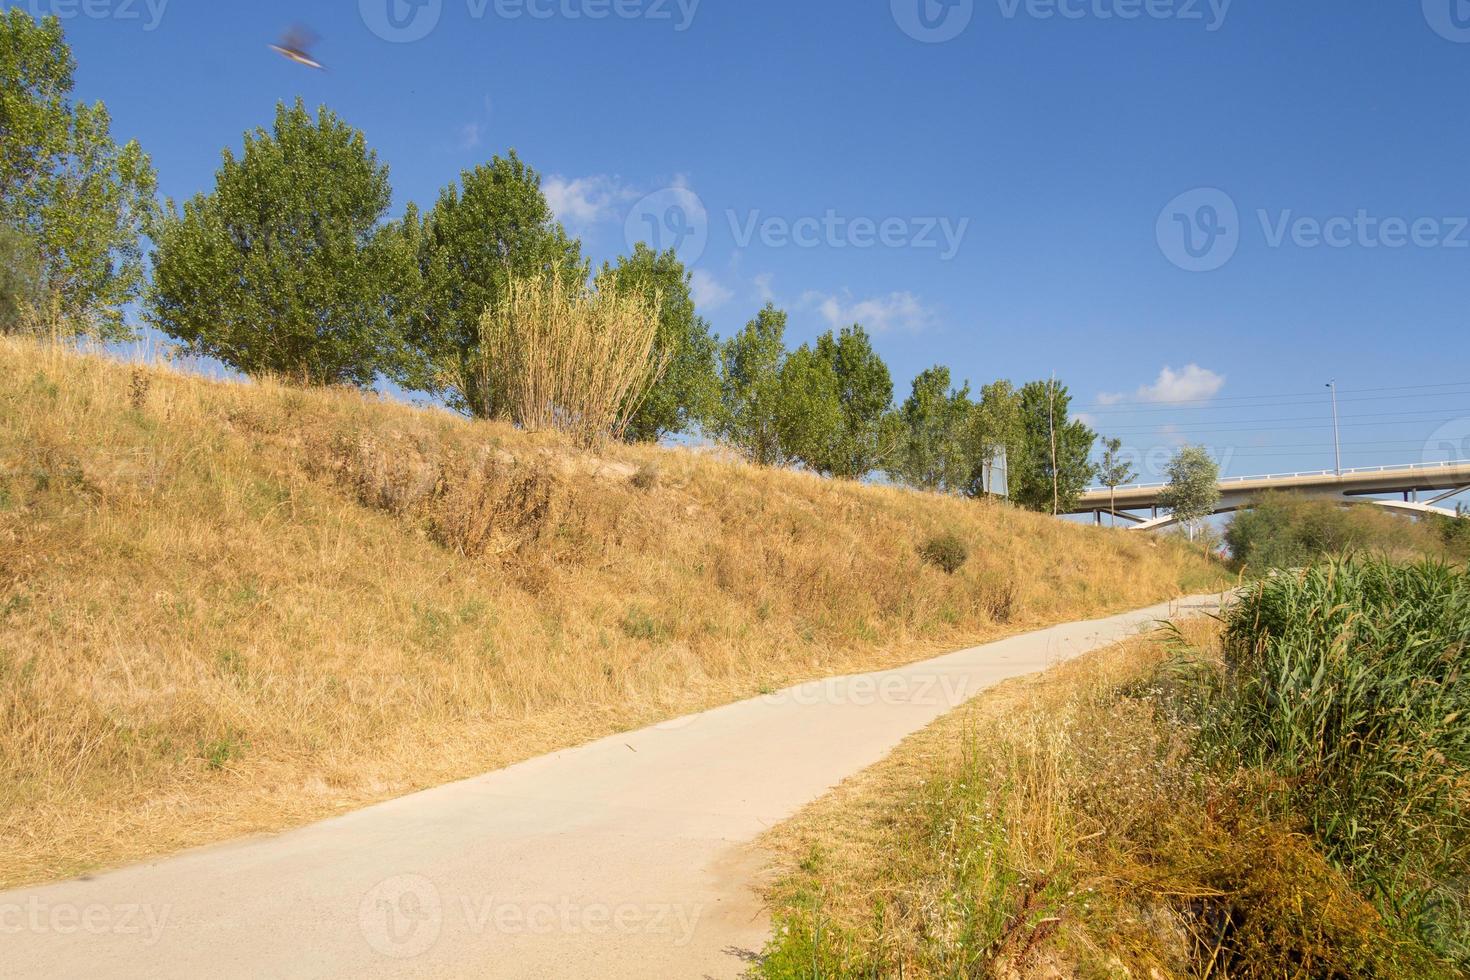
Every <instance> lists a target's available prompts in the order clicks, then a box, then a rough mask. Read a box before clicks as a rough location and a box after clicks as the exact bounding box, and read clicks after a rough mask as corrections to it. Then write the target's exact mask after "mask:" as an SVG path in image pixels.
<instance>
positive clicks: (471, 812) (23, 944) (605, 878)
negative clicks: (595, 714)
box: [0, 598, 1219, 980]
mask: <svg viewBox="0 0 1470 980" xmlns="http://www.w3.org/2000/svg"><path fill="white" fill-rule="evenodd" d="M1218 605H1219V602H1218V599H1212V598H1198V599H1191V600H1183V601H1181V602H1175V603H1169V604H1166V605H1161V606H1156V607H1154V608H1151V609H1145V610H1142V611H1140V612H1135V613H1130V614H1127V615H1123V616H1116V617H1113V618H1110V619H1105V620H1099V621H1094V622H1086V623H1076V624H1072V625H1067V626H1059V627H1056V628H1053V629H1048V630H1043V631H1041V632H1038V633H1032V634H1028V635H1025V636H1016V637H1012V638H1010V639H1006V640H1001V641H999V642H997V643H991V644H987V645H986V646H982V647H977V648H975V649H972V650H965V651H962V652H960V653H955V654H951V655H949V656H945V657H940V658H938V659H936V660H930V661H927V662H924V663H919V664H914V665H912V666H909V667H904V668H901V669H898V670H891V671H885V672H882V673H878V674H868V675H862V676H857V677H848V678H841V679H836V680H831V681H821V682H816V683H813V684H808V685H804V686H802V687H798V688H793V689H791V690H789V691H785V692H782V693H780V694H775V695H771V696H768V697H761V698H757V699H755V700H752V701H745V702H742V703H740V704H734V705H730V706H728V707H724V708H718V709H716V710H713V711H708V712H705V713H703V714H700V715H694V716H691V717H689V718H684V719H680V720H678V721H673V722H669V723H666V724H663V725H659V726H656V727H654V728H649V729H645V730H643V731H640V732H636V733H633V734H628V735H619V736H615V737H612V738H607V739H603V740H602V741H599V742H594V743H591V744H588V745H584V746H582V747H580V748H576V749H570V750H567V751H564V752H558V753H555V754H553V755H549V756H543V757H541V758H538V759H533V760H531V761H529V762H525V763H522V764H521V765H517V766H512V767H511V768H509V769H505V770H501V771H499V772H494V773H491V774H489V775H486V776H481V777H478V778H475V779H470V780H466V781H464V782H459V783H454V784H451V785H448V786H442V787H439V788H437V789H432V790H428V791H426V792H422V793H417V794H415V795H413V796H409V797H405V798H403V799H399V800H394V801H392V802H389V803H384V804H380V805H378V806H373V807H369V808H368V809H365V810H360V811H357V812H355V813H351V814H347V815H345V816H342V817H337V818H334V819H332V820H327V821H325V822H322V823H318V824H314V825H312V826H309V827H303V828H301V829H299V830H294V831H290V832H287V833H284V834H281V835H278V836H272V837H265V838H254V839H250V840H246V841H241V842H237V843H233V844H227V845H224V846H218V847H210V848H206V849H202V850H198V851H191V852H188V853H185V854H181V855H178V856H175V857H171V858H167V859H163V860H160V861H158V862H156V863H153V864H148V865H142V866H138V867H132V868H127V869H124V870H120V871H116V872H111V873H108V874H103V875H100V876H98V877H96V878H92V879H89V880H78V881H68V882H63V883H60V884H55V885H49V886H45V887H40V888H31V889H23V890H20V891H14V892H8V893H5V894H0V976H3V977H7V978H8V977H26V978H29V977H48V978H51V977H77V978H83V977H85V978H95V977H109V978H130V977H140V978H141V977H164V978H172V977H177V978H181V980H183V978H187V980H199V978H208V980H227V978H235V977H240V978H245V977H250V978H257V977H354V978H356V977H526V978H538V980H540V978H553V977H596V978H620V977H630V978H631V977H637V978H644V977H659V978H664V977H669V978H683V977H696V978H697V977H705V976H708V977H737V976H739V975H740V974H741V973H742V972H743V971H744V970H745V969H747V968H748V965H749V962H750V961H751V960H752V959H753V958H754V956H755V954H756V953H757V952H758V951H759V950H760V949H761V948H762V946H763V945H764V943H765V940H766V936H767V930H768V922H767V920H766V918H765V916H764V914H763V912H762V909H761V905H760V902H759V900H758V899H757V897H756V895H755V894H754V892H753V890H752V887H751V885H752V884H753V882H754V881H755V878H756V875H757V873H758V871H759V869H760V867H761V864H762V857H761V855H760V854H758V853H756V852H755V851H754V849H752V848H751V847H750V846H749V843H750V842H751V841H752V840H754V839H755V838H756V837H757V836H758V835H759V834H760V833H761V832H762V831H764V830H765V829H766V828H768V827H770V826H772V825H773V824H776V823H778V822H780V821H782V820H785V819H786V818H788V817H790V816H792V815H793V814H794V813H796V811H797V810H799V809H800V808H801V807H802V806H803V805H805V804H806V803H808V802H810V801H811V800H814V799H816V798H818V797H819V796H821V795H822V794H823V793H825V792H826V791H827V790H828V789H830V788H831V787H833V786H835V785H836V784H837V783H838V782H840V781H841V780H843V779H844V778H846V777H848V776H851V775H852V774H854V773H856V772H859V771H860V770H862V769H864V768H866V767H868V766H870V765H872V764H873V763H875V762H877V761H879V760H880V759H882V758H883V757H884V756H885V755H887V754H888V753H889V752H890V751H891V750H892V749H893V747H894V746H895V745H896V744H897V743H898V742H899V741H900V740H902V739H903V738H904V737H905V736H906V735H909V734H911V733H912V732H915V731H917V730H919V729H920V728H923V727H924V726H926V725H928V724H929V723H930V722H932V721H934V720H935V719H936V718H938V717H939V716H941V715H943V714H945V713H946V712H948V711H950V710H951V709H953V708H955V707H957V706H958V705H959V704H961V703H962V702H964V701H965V700H968V699H969V698H970V697H973V696H974V695H976V694H978V693H980V692H981V691H982V690H984V689H985V688H987V687H989V686H991V685H993V684H995V683H997V682H999V681H1002V680H1005V679H1007V678H1010V677H1016V676H1019V675H1023V674H1029V673H1034V672H1036V671H1040V670H1044V669H1046V668H1047V667H1050V666H1052V665H1054V664H1056V663H1059V662H1061V661H1063V660H1067V659H1070V658H1072V657H1075V656H1078V655H1080V654H1083V653H1086V652H1089V651H1091V650H1095V649H1098V648H1100V647H1103V646H1106V645H1108V644H1111V643H1113V642H1115V641H1117V640H1119V639H1122V638H1124V637H1126V636H1129V635H1131V634H1134V633H1136V632H1138V631H1139V630H1140V629H1144V628H1147V627H1148V626H1150V625H1151V624H1152V623H1154V622H1155V621H1157V620H1161V619H1166V618H1171V617H1174V616H1177V615H1187V614H1191V613H1196V612H1203V611H1209V610H1213V609H1216V608H1218Z"/></svg>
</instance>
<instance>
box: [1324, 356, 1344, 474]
mask: <svg viewBox="0 0 1470 980" xmlns="http://www.w3.org/2000/svg"><path fill="white" fill-rule="evenodd" d="M1327 387H1329V388H1331V389H1332V445H1333V448H1334V449H1335V450H1336V451H1337V475H1338V476H1342V426H1341V425H1339V424H1338V416H1337V382H1336V381H1335V380H1333V381H1329V382H1327Z"/></svg>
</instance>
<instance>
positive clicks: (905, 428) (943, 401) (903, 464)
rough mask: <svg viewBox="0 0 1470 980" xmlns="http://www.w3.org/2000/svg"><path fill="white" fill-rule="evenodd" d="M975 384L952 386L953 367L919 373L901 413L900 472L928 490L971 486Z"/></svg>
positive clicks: (905, 479)
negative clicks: (972, 390)
mask: <svg viewBox="0 0 1470 980" xmlns="http://www.w3.org/2000/svg"><path fill="white" fill-rule="evenodd" d="M972 409H973V405H972V403H971V401H970V386H969V385H968V384H967V385H963V386H961V387H960V388H959V389H956V390H952V389H951V388H950V376H949V368H947V367H943V366H936V367H932V368H929V369H928V370H926V371H922V372H920V374H919V375H918V377H916V378H914V382H913V388H912V390H911V392H910V394H909V397H908V398H907V399H905V401H904V403H903V406H902V407H901V408H900V409H899V413H898V415H899V419H900V425H901V427H902V433H903V448H902V450H901V452H900V454H899V461H898V465H897V467H896V470H897V473H896V474H895V475H896V476H898V477H899V478H900V479H902V480H903V481H904V482H905V483H908V484H909V485H910V486H915V487H919V488H920V489H923V490H945V491H953V492H959V491H963V490H964V489H965V488H966V487H967V486H969V484H970V478H971V473H972V471H973V463H972V460H971V458H970V456H969V453H968V452H967V451H966V450H967V445H966V443H967V440H968V437H969V428H970V414H971V411H972Z"/></svg>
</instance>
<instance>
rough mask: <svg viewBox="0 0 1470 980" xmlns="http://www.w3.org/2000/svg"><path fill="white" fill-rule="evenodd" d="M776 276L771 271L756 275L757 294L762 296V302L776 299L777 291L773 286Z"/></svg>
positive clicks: (772, 301) (770, 301)
mask: <svg viewBox="0 0 1470 980" xmlns="http://www.w3.org/2000/svg"><path fill="white" fill-rule="evenodd" d="M737 254H738V253H737ZM775 278H776V277H775V276H773V275H771V274H770V273H769V272H762V273H761V274H760V275H758V276H756V277H755V294H756V295H757V296H759V297H760V301H761V302H762V303H774V302H775V301H776V291H775V290H774V289H772V288H771V283H772V282H774V281H775Z"/></svg>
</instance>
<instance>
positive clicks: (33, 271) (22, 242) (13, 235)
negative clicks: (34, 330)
mask: <svg viewBox="0 0 1470 980" xmlns="http://www.w3.org/2000/svg"><path fill="white" fill-rule="evenodd" d="M40 264H41V257H40V255H39V253H38V252H37V250H36V247H35V244H34V243H33V242H32V241H31V239H30V236H28V235H26V234H25V233H24V232H22V231H21V230H20V229H18V228H6V227H4V226H0V334H4V333H19V332H21V331H23V330H28V329H29V328H31V327H32V326H33V325H34V324H35V318H36V316H37V315H38V313H39V312H40V310H41V268H40Z"/></svg>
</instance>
